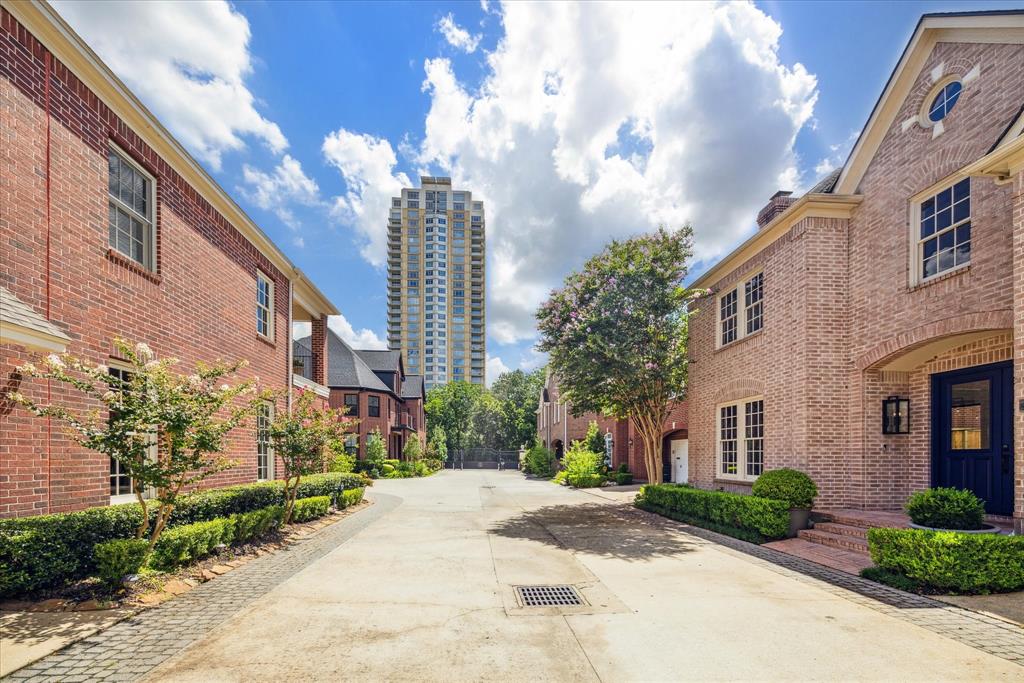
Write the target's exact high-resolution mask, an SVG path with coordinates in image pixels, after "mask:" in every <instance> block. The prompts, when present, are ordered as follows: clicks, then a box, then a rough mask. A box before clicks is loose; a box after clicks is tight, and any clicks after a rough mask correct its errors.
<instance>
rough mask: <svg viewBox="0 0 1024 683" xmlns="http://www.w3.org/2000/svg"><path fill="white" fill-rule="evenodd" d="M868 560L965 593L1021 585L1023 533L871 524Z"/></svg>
mask: <svg viewBox="0 0 1024 683" xmlns="http://www.w3.org/2000/svg"><path fill="white" fill-rule="evenodd" d="M868 547H869V548H870V550H871V559H872V560H873V561H874V562H875V564H877V565H878V566H879V567H882V568H883V569H888V570H890V571H893V572H898V573H900V574H902V575H904V576H907V577H909V578H911V579H914V580H916V581H920V582H921V583H924V584H927V585H928V586H931V587H934V588H938V589H942V590H953V591H958V592H964V593H990V592H993V591H1013V590H1020V589H1022V588H1024V536H1003V535H1001V534H962V533H957V532H955V531H924V530H921V529H871V530H869V531H868Z"/></svg>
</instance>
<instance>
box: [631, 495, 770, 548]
mask: <svg viewBox="0 0 1024 683" xmlns="http://www.w3.org/2000/svg"><path fill="white" fill-rule="evenodd" d="M635 504H636V506H637V507H639V508H642V509H644V510H649V511H651V512H656V513H658V514H661V515H664V516H666V517H671V518H672V519H676V520H679V521H681V522H686V523H688V524H693V525H694V526H699V527H703V528H706V529H711V530H713V531H718V532H720V533H724V534H727V535H729V536H734V537H736V538H741V539H743V540H745V541H751V542H753V543H763V542H764V541H766V540H770V539H777V538H783V537H785V536H786V532H787V531H789V504H788V503H786V502H784V501H780V500H770V499H768V498H759V497H758V496H748V495H742V494H739V493H726V492H724V491H705V490H703V489H697V488H693V487H691V486H687V485H685V484H648V485H647V486H644V487H642V488H641V489H640V493H639V494H638V495H637V497H636V503H635Z"/></svg>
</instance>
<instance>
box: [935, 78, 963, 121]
mask: <svg viewBox="0 0 1024 683" xmlns="http://www.w3.org/2000/svg"><path fill="white" fill-rule="evenodd" d="M962 90H963V85H962V84H961V83H960V81H953V82H952V83H950V84H949V85H946V86H945V87H943V88H942V90H940V91H939V94H938V95H936V96H935V99H934V100H932V104H931V106H930V107H928V119H929V120H930V121H933V122H938V121H941V120H942V119H944V118H946V116H947V115H948V114H949V112H951V111H952V110H953V107H954V105H956V101H957V100H958V99H960V91H962Z"/></svg>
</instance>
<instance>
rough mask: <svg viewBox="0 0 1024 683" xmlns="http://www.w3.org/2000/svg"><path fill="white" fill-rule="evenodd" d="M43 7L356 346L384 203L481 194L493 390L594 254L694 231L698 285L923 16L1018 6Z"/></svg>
mask: <svg viewBox="0 0 1024 683" xmlns="http://www.w3.org/2000/svg"><path fill="white" fill-rule="evenodd" d="M55 4H56V5H57V7H58V9H59V11H61V13H62V14H63V15H64V16H65V18H66V19H68V21H69V22H70V23H71V24H72V26H73V27H74V28H75V29H76V30H78V31H79V33H81V34H82V35H83V37H84V38H85V39H86V40H87V41H88V42H89V43H90V44H91V45H92V46H93V47H94V49H95V50H96V51H97V52H98V54H100V56H101V57H102V58H103V59H104V60H105V61H107V63H108V64H110V66H111V67H112V68H113V69H114V71H115V72H116V73H118V75H119V76H120V77H121V78H122V79H123V80H124V81H125V82H126V83H127V84H128V85H129V87H131V88H132V89H133V90H134V91H135V92H136V93H137V94H138V95H139V96H140V97H141V98H142V100H143V101H144V102H145V103H146V104H147V106H149V107H150V108H151V109H152V110H153V111H154V113H156V114H157V116H158V117H159V118H160V119H161V120H162V121H163V122H164V123H165V125H167V126H168V128H169V129H170V130H171V131H172V132H173V133H174V134H175V135H177V136H178V137H179V139H181V140H182V142H183V143H184V144H185V145H186V147H188V148H189V149H190V151H192V153H193V154H194V155H195V156H196V157H197V159H199V160H200V162H201V163H203V164H204V165H205V166H206V168H207V169H209V170H210V171H211V173H213V175H214V177H216V178H217V180H218V181H219V182H220V183H221V185H222V186H223V187H224V188H225V189H227V190H228V191H229V192H230V193H231V194H232V195H233V196H234V197H235V198H236V199H237V200H238V201H239V203H240V204H241V205H242V206H243V208H245V209H246V210H247V211H248V212H249V213H250V215H252V216H253V218H254V219H255V220H256V221H257V223H259V224H260V225H261V226H262V227H263V229H264V230H265V231H266V232H267V233H268V234H269V235H270V236H271V237H272V238H273V239H274V240H275V241H276V242H277V243H278V244H279V245H281V246H282V248H283V249H284V250H285V252H286V253H288V255H289V256H290V257H291V258H292V260H293V261H295V262H296V263H297V264H298V265H299V266H300V267H301V268H303V270H305V271H306V272H307V273H308V274H309V275H310V276H311V277H312V278H313V280H314V281H315V282H317V284H318V285H319V286H320V287H321V289H322V290H323V291H324V292H325V293H326V294H327V295H328V296H329V297H330V298H331V299H332V300H333V301H334V302H335V304H336V305H337V306H338V307H339V308H341V310H342V313H343V314H344V318H343V319H338V320H334V321H332V326H333V327H334V328H335V329H336V330H338V331H339V332H340V333H342V334H343V336H346V337H347V338H348V339H350V340H351V341H353V342H354V343H356V344H358V345H362V346H372V345H375V344H379V343H380V342H381V340H382V339H383V338H384V327H385V325H384V322H385V306H384V293H385V277H384V271H383V269H382V259H383V244H384V241H383V240H384V230H385V225H386V213H387V210H386V209H387V199H388V197H389V196H390V195H391V194H392V193H393V192H394V190H395V189H396V188H397V187H399V186H401V185H402V184H404V183H405V182H406V181H408V180H409V179H416V178H417V176H418V175H419V173H420V172H421V171H429V172H432V173H435V174H438V175H452V176H453V177H454V178H455V179H456V181H457V182H458V181H461V182H463V183H464V184H465V185H466V186H467V188H468V189H471V190H473V191H474V193H475V194H476V195H477V196H482V197H483V198H484V200H485V201H487V212H488V226H487V227H488V235H489V240H488V287H489V292H488V316H489V317H488V332H489V335H488V336H489V342H488V355H489V357H490V358H489V363H488V368H489V380H493V379H494V376H495V375H496V374H497V372H498V371H500V370H502V369H504V368H516V367H525V368H530V367H534V366H535V365H536V364H538V363H539V362H541V360H542V359H541V358H540V357H538V356H537V354H535V353H533V352H532V351H531V347H532V344H533V339H532V323H531V312H532V310H534V308H535V307H536V304H537V303H538V302H539V301H540V300H542V299H543V297H544V295H545V293H546V292H547V291H548V290H549V289H550V287H552V286H555V285H557V284H558V283H559V282H560V281H561V278H562V277H564V276H565V274H566V273H567V272H569V271H570V270H572V269H573V268H576V267H578V266H579V265H580V264H581V263H582V261H583V260H584V259H585V257H586V256H588V255H589V254H590V253H592V252H593V251H595V250H597V249H598V248H599V247H600V245H601V244H603V243H604V242H606V241H607V240H608V239H610V238H611V237H621V236H626V235H630V234H635V233H637V232H640V231H643V230H648V229H650V228H652V227H654V226H656V225H657V224H659V223H666V224H668V225H675V224H679V223H681V222H683V221H690V222H691V223H692V224H693V226H694V229H695V235H696V247H697V257H698V263H697V264H695V268H694V272H699V271H700V270H703V268H705V267H706V266H707V264H708V263H710V262H711V261H713V260H714V259H715V258H717V257H718V256H720V255H722V254H723V253H725V252H726V251H728V249H729V248H730V247H732V246H734V245H735V244H737V243H738V242H740V241H741V240H742V239H744V238H745V237H746V236H747V235H749V233H750V232H751V231H752V230H753V216H754V215H755V214H756V211H757V209H758V208H759V206H760V205H761V204H763V202H764V201H765V200H767V198H768V196H769V195H770V194H771V193H772V192H774V191H775V190H776V189H793V190H797V191H800V190H801V189H806V188H807V187H809V186H810V185H812V184H813V183H814V182H815V180H816V179H817V178H818V177H819V176H821V175H823V174H824V173H826V172H827V171H828V170H829V169H830V168H833V167H836V166H838V165H841V163H842V161H843V160H844V159H845V155H846V153H847V152H848V150H849V147H850V145H851V144H852V142H853V139H854V136H855V135H856V133H857V132H858V131H859V129H860V127H861V126H862V125H863V123H864V121H865V120H866V118H867V116H868V114H869V112H870V109H871V107H872V105H873V104H874V102H875V100H876V99H877V97H878V95H879V92H880V90H881V88H882V86H883V84H884V82H885V80H886V79H887V78H888V75H889V73H890V72H891V70H892V68H893V66H894V64H895V62H896V60H897V58H898V57H899V54H900V52H901V51H902V50H903V47H904V45H905V44H906V41H907V39H908V38H909V36H910V34H911V32H912V31H913V28H914V26H915V24H916V23H917V20H918V18H919V17H920V15H921V14H922V13H925V12H935V11H958V10H967V9H972V10H976V9H985V8H997V7H998V8H1009V7H1013V6H1014V4H1013V3H999V2H976V3H967V2H959V3H957V2H870V3H855V2H827V3H816V2H758V3H756V4H755V5H746V4H739V3H737V4H732V5H718V6H711V5H708V6H698V5H695V4H686V5H675V6H672V5H669V4H667V3H661V4H657V5H640V4H633V3H630V4H621V5H612V4H605V5H597V4H591V5H569V4H566V3H547V4H527V3H516V4H515V5H511V6H502V5H500V4H498V3H497V2H492V3H480V2H463V3H433V2H411V3H402V2H394V3H356V2H344V3H329V2H308V3H306V2H287V3H285V2H264V1H259V2H241V3H235V4H230V5H229V4H226V3H223V2H219V1H218V2H209V3H157V2H152V3H136V4H132V5H127V4H120V3H118V4H112V3H104V2H99V3H97V2H74V3H68V2H57V3H55ZM1017 4H1018V6H1019V5H1020V3H1017Z"/></svg>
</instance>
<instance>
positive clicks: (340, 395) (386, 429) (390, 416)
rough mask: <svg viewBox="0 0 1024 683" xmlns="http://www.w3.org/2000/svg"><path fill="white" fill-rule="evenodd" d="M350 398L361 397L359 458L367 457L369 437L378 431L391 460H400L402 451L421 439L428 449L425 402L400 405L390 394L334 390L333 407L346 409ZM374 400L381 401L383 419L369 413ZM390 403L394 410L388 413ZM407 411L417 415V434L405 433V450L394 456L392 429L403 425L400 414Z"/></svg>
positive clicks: (402, 403)
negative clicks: (375, 398) (400, 424)
mask: <svg viewBox="0 0 1024 683" xmlns="http://www.w3.org/2000/svg"><path fill="white" fill-rule="evenodd" d="M346 394H358V396H359V415H358V416H357V417H356V419H358V420H359V426H358V433H359V457H360V458H365V457H366V437H367V435H369V434H370V433H372V432H373V431H374V430H375V429H377V430H380V434H381V436H382V437H383V438H384V445H385V446H386V447H388V452H389V456H388V457H392V458H400V457H401V454H402V449H403V448H405V444H406V443H407V442H408V440H409V439H411V438H414V437H415V438H418V439H420V445H421V446H422V445H425V443H426V442H425V440H424V439H425V435H426V433H425V431H424V426H425V419H424V416H423V402H422V401H420V400H418V399H415V400H412V401H405V402H402V401H399V400H398V399H396V398H395V397H393V396H391V395H390V394H387V393H381V392H376V391H366V390H357V389H339V388H332V389H331V399H330V402H331V407H332V408H341V407H342V406H344V405H345V395H346ZM370 396H376V397H377V398H379V399H380V416H379V417H370V411H369V405H370V404H369V398H370ZM388 401H390V402H391V410H390V411H389V410H388ZM402 410H407V411H410V412H411V413H413V414H414V415H416V424H417V430H416V431H415V432H410V431H408V430H402V432H401V434H402V439H401V447H399V448H398V452H397V453H395V452H394V447H393V446H391V439H392V431H391V428H392V427H394V426H395V425H397V424H399V414H400V411H402Z"/></svg>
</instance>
